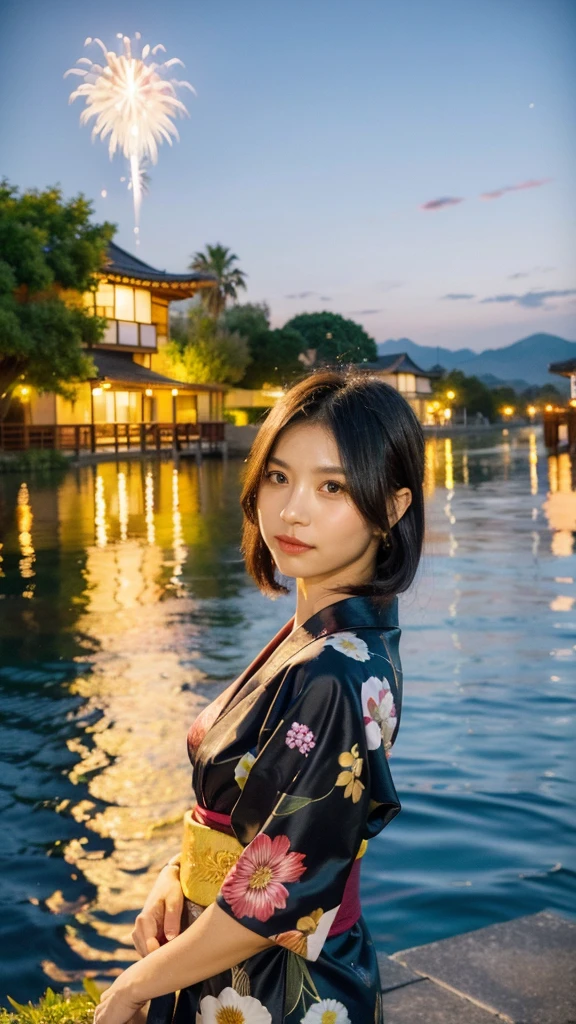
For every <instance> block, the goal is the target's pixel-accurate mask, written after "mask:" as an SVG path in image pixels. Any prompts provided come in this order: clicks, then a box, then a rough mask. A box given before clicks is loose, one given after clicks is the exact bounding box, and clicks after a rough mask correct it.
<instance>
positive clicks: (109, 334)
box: [101, 320, 118, 345]
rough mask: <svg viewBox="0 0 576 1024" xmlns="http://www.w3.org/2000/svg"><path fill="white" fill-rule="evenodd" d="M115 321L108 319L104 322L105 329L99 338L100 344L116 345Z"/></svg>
mask: <svg viewBox="0 0 576 1024" xmlns="http://www.w3.org/2000/svg"><path fill="white" fill-rule="evenodd" d="M117 327H118V325H117V323H116V321H115V320H110V321H109V322H108V323H107V324H106V330H105V331H104V334H103V336H102V338H101V344H102V345H116V344H117V342H118V333H117Z"/></svg>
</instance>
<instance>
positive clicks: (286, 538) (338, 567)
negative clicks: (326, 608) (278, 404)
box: [257, 423, 409, 586]
mask: <svg viewBox="0 0 576 1024" xmlns="http://www.w3.org/2000/svg"><path fill="white" fill-rule="evenodd" d="M408 493H409V492H408ZM257 507H258V523H259V526H260V532H261V534H262V537H263V538H264V542H265V544H266V546H267V547H268V548H269V550H270V552H271V554H272V557H273V559H274V561H275V563H276V565H277V567H278V569H279V571H280V572H281V573H282V574H283V575H284V576H295V577H297V578H299V579H305V580H307V581H308V582H312V581H314V580H316V581H318V582H325V581H326V582H328V581H330V586H333V585H334V584H335V583H336V584H337V582H338V581H341V582H342V583H357V582H363V581H364V580H369V579H371V578H372V576H373V572H374V563H375V559H376V552H377V549H378V545H379V542H380V540H381V536H382V535H381V532H380V530H378V529H377V528H375V527H374V526H371V525H369V524H367V523H366V522H365V521H364V519H363V518H362V516H361V515H360V512H359V511H358V509H357V508H356V506H355V505H354V503H353V502H352V499H351V498H350V495H349V493H348V491H347V489H346V477H345V475H344V470H343V468H342V464H341V458H340V453H339V451H338V447H337V445H336V441H335V439H334V437H333V435H332V434H331V432H330V431H329V430H327V429H326V428H325V427H322V426H320V425H318V424H302V423H298V424H294V426H292V427H287V428H286V429H285V430H284V431H283V432H282V434H281V436H280V438H279V440H278V442H277V444H276V446H275V448H274V449H273V451H272V454H271V456H270V458H269V459H268V463H267V466H266V469H265V474H264V477H263V479H262V482H261V484H260V488H259V491H258V503H257Z"/></svg>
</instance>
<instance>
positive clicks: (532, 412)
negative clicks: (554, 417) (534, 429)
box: [526, 405, 536, 422]
mask: <svg viewBox="0 0 576 1024" xmlns="http://www.w3.org/2000/svg"><path fill="white" fill-rule="evenodd" d="M526 412H527V413H528V415H529V417H530V422H532V420H533V419H534V417H535V415H536V406H535V405H529V406H528V408H527V409H526Z"/></svg>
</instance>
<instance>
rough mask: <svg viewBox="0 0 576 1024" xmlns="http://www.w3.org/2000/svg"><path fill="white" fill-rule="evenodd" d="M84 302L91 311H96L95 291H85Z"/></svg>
mask: <svg viewBox="0 0 576 1024" xmlns="http://www.w3.org/2000/svg"><path fill="white" fill-rule="evenodd" d="M82 302H83V304H84V306H85V307H86V309H88V310H89V311H90V312H91V313H93V312H94V292H84V294H83V295H82Z"/></svg>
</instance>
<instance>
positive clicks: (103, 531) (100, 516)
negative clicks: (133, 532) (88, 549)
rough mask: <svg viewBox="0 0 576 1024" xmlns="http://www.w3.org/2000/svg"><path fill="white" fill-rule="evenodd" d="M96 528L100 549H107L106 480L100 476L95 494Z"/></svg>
mask: <svg viewBox="0 0 576 1024" xmlns="http://www.w3.org/2000/svg"><path fill="white" fill-rule="evenodd" d="M94 528H95V532H96V543H97V545H98V547H100V548H103V547H105V546H106V544H107V533H108V530H107V526H106V499H105V497H104V480H103V478H102V476H100V475H98V476H97V477H96V490H95V493H94Z"/></svg>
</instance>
